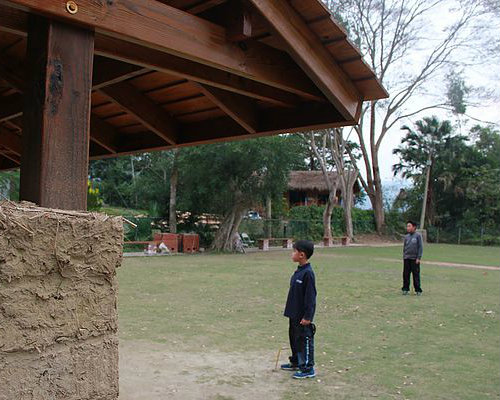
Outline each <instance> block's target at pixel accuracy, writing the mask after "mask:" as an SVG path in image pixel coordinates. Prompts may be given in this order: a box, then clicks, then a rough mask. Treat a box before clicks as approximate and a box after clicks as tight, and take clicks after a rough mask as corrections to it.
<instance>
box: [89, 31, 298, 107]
mask: <svg viewBox="0 0 500 400" xmlns="http://www.w3.org/2000/svg"><path fill="white" fill-rule="evenodd" d="M95 53H96V54H100V55H103V56H105V57H110V58H113V59H116V60H120V61H124V62H126V63H130V64H136V65H140V66H143V67H146V68H150V69H153V70H156V71H160V72H164V73H166V74H169V75H173V76H177V77H179V78H183V79H187V80H190V81H193V82H198V83H201V84H205V85H210V86H213V87H218V88H220V89H224V90H227V91H230V92H234V93H238V94H241V95H243V96H247V97H252V98H254V99H256V100H262V101H266V102H270V103H273V104H276V105H279V106H286V107H290V106H294V105H296V104H298V103H299V101H300V98H299V97H298V96H297V95H295V94H293V93H290V92H287V91H285V90H281V89H277V88H274V87H272V86H269V85H265V84H262V83H259V82H255V81H253V80H250V79H246V78H243V77H241V76H237V75H234V74H231V73H228V72H226V71H222V70H220V69H217V68H213V67H209V66H206V65H203V64H198V63H196V62H194V61H189V60H186V59H184V58H181V57H177V56H174V55H171V54H166V53H164V52H161V51H158V50H153V49H147V48H144V47H143V46H139V45H137V44H133V43H127V42H125V41H123V40H121V39H116V38H111V37H106V36H104V37H103V36H98V37H96V39H95Z"/></svg>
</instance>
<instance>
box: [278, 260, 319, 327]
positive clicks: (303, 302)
mask: <svg viewBox="0 0 500 400" xmlns="http://www.w3.org/2000/svg"><path fill="white" fill-rule="evenodd" d="M315 311H316V281H315V277H314V272H313V270H312V267H311V264H309V263H307V264H304V265H303V266H300V265H299V266H298V268H297V270H296V271H295V273H294V274H293V275H292V278H291V279H290V290H289V291H288V298H287V300H286V306H285V313H284V314H285V317H288V318H291V319H297V320H300V319H302V318H304V319H306V320H309V321H312V320H313V318H314V312H315Z"/></svg>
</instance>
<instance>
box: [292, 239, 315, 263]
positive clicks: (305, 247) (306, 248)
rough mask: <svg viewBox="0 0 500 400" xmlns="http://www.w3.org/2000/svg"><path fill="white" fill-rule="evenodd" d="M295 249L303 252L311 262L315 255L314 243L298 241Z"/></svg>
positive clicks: (294, 246) (294, 245)
mask: <svg viewBox="0 0 500 400" xmlns="http://www.w3.org/2000/svg"><path fill="white" fill-rule="evenodd" d="M293 248H294V249H295V250H297V251H302V252H303V253H304V254H305V255H306V257H307V259H308V260H309V259H310V258H311V257H312V255H313V253H314V243H313V242H311V241H310V240H297V241H296V242H295V243H294V244H293Z"/></svg>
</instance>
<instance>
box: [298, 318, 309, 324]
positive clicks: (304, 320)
mask: <svg viewBox="0 0 500 400" xmlns="http://www.w3.org/2000/svg"><path fill="white" fill-rule="evenodd" d="M310 324H311V321H309V320H308V319H304V318H302V319H301V320H300V325H310Z"/></svg>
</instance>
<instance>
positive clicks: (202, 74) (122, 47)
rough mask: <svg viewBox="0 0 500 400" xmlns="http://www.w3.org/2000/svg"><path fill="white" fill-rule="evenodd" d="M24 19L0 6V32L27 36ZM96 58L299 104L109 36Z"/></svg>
mask: <svg viewBox="0 0 500 400" xmlns="http://www.w3.org/2000/svg"><path fill="white" fill-rule="evenodd" d="M25 17H26V15H25V14H24V13H23V12H22V11H19V10H16V9H14V8H10V7H6V6H4V5H2V4H0V31H1V30H5V31H7V32H15V33H16V34H19V35H22V36H26V29H27V27H26V18H25ZM95 54H98V55H101V56H104V57H109V58H112V59H115V60H120V61H124V62H125V63H129V64H134V65H136V66H139V67H143V68H149V69H154V70H157V71H160V72H164V73H167V74H170V75H174V76H178V77H180V78H183V79H188V80H191V81H194V82H198V83H202V84H206V85H210V86H213V87H218V88H220V89H224V90H228V91H231V92H234V93H239V94H241V95H244V96H248V97H252V98H254V99H256V100H262V101H265V102H270V103H272V104H276V105H278V106H285V107H290V106H294V105H297V104H298V103H299V101H300V99H299V97H298V96H297V95H295V94H292V93H290V92H287V91H285V90H280V89H276V88H274V87H272V86H268V85H265V84H262V83H259V82H255V81H253V80H250V79H246V78H243V77H241V76H238V75H235V74H231V73H228V72H226V71H222V70H220V69H216V68H213V67H209V66H206V65H203V64H198V63H196V62H194V61H189V60H186V59H183V58H181V57H177V56H174V55H170V54H166V53H164V52H162V51H159V50H154V49H148V48H144V47H143V46H140V45H137V44H134V43H129V42H126V41H124V40H121V39H116V38H111V37H109V36H102V35H98V36H96V38H95ZM96 73H97V70H95V71H94V76H95V77H96V78H95V80H94V85H96V84H97V85H98V87H99V86H100V83H99V81H98V79H99V77H98V76H97V75H96Z"/></svg>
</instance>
